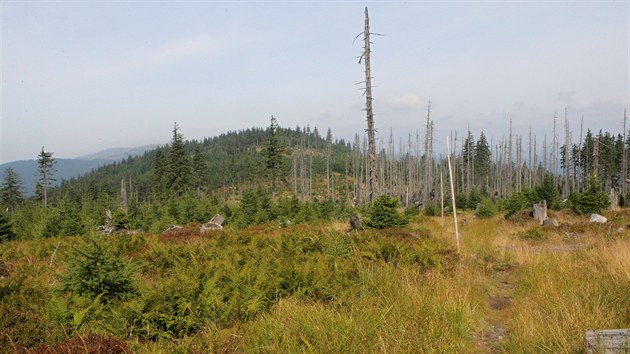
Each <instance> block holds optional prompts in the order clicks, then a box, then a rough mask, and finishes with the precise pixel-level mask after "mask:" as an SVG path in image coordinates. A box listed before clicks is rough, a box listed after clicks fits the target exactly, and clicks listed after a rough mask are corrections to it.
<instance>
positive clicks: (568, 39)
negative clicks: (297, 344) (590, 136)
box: [0, 0, 630, 163]
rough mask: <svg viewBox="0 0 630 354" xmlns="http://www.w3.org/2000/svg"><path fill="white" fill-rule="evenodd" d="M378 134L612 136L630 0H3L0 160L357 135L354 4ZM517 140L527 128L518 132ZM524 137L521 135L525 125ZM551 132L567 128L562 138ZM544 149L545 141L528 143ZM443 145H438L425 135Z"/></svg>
mask: <svg viewBox="0 0 630 354" xmlns="http://www.w3.org/2000/svg"><path fill="white" fill-rule="evenodd" d="M365 6H368V8H369V14H370V26H371V27H370V30H371V32H373V33H378V34H382V36H373V37H372V42H373V44H372V58H371V64H372V76H373V81H372V83H373V85H374V88H373V95H374V103H373V106H374V113H375V125H376V127H377V129H378V132H377V137H378V138H379V139H381V141H383V142H385V143H386V142H387V140H389V135H390V132H392V133H393V135H394V136H395V137H396V140H399V139H402V140H407V139H408V136H409V135H411V136H413V137H414V139H415V136H416V134H419V135H420V136H421V137H422V136H423V135H424V121H425V119H426V115H427V105H428V102H429V101H431V119H432V120H433V121H434V123H435V137H434V140H435V142H436V143H435V144H436V145H440V146H442V145H444V146H445V145H446V136H447V135H449V134H451V132H454V131H457V132H458V134H459V136H462V135H464V134H465V132H466V130H467V129H470V130H471V132H472V133H473V134H474V135H475V136H478V135H479V133H480V132H481V131H483V132H484V133H485V135H486V136H487V137H488V138H489V140H491V141H493V142H494V143H496V142H498V141H499V140H500V139H501V138H502V137H504V136H506V135H507V134H508V131H509V125H510V123H509V122H510V120H512V124H513V130H514V132H515V133H516V134H521V135H523V136H525V137H526V136H527V134H529V129H530V127H531V129H532V131H533V132H534V134H536V136H537V139H538V141H542V140H543V136H545V135H547V136H548V137H549V138H550V137H551V135H552V129H553V120H554V118H553V117H554V113H556V112H557V116H558V130H559V132H561V133H559V134H558V135H559V139H564V126H563V124H564V123H563V122H564V110H565V108H566V109H567V112H568V118H569V121H570V129H571V131H572V136H573V140H574V141H577V139H578V137H579V133H580V122H581V120H582V119H583V121H584V131H586V129H587V128H590V129H591V130H594V131H599V129H603V130H604V131H609V132H611V133H614V134H617V133H619V134H622V133H623V110H624V108H627V107H628V101H629V91H630V88H629V78H628V75H629V73H628V71H629V69H628V67H629V60H628V57H629V38H630V34H629V29H628V22H629V17H630V15H629V2H628V1H580V2H570V1H505V2H504V1H498V2H497V1H407V2H364V1H362V2H358V1H349V2H303V1H300V2H297V1H295V2H293V1H288V2H284V1H275V2H265V1H256V2H210V1H185V2H169V1H161V2H151V1H96V2H92V1H90V2H88V1H10V0H3V1H0V20H1V32H0V45H1V47H0V50H1V62H0V66H1V75H2V77H1V81H2V87H1V92H0V97H1V102H0V105H1V119H0V138H1V142H0V163H5V162H9V161H13V160H22V159H34V158H36V156H37V154H38V152H39V151H40V150H41V148H42V146H45V149H46V151H52V152H54V156H55V157H58V158H60V157H64V158H70V157H76V156H81V155H85V154H89V153H93V152H96V151H99V150H104V149H107V148H112V147H133V146H142V145H147V144H152V143H168V142H169V140H170V138H171V135H172V129H173V125H174V123H175V122H177V124H178V125H179V127H180V131H181V133H182V134H183V135H184V137H185V138H186V139H203V138H204V137H212V136H216V135H219V134H221V133H225V132H228V131H237V130H240V129H245V128H249V127H254V126H255V127H267V126H268V125H269V122H270V118H271V115H273V116H274V117H276V119H277V120H278V123H279V124H280V126H283V127H291V128H294V127H296V126H300V127H305V126H307V125H308V126H310V127H311V128H314V127H317V128H318V130H319V131H320V133H321V134H322V135H325V132H326V130H327V129H328V128H330V129H331V131H332V133H333V136H334V137H335V138H344V139H346V140H353V137H354V135H355V134H360V135H361V136H363V134H364V132H365V127H366V123H365V112H364V111H363V110H362V108H363V107H364V104H365V98H364V96H363V91H362V86H361V84H357V83H359V82H361V81H363V80H364V76H363V75H364V73H363V70H364V69H363V67H362V65H360V64H359V63H358V56H359V55H360V53H361V51H362V42H361V37H359V38H357V39H356V40H355V37H356V36H357V35H359V34H361V32H362V31H363V21H364V7H365ZM525 139H526V138H525ZM524 141H526V140H524ZM562 141H563V140H562ZM538 146H540V143H539V145H538ZM436 148H437V149H438V150H439V146H438V147H436Z"/></svg>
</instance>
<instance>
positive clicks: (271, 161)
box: [265, 116, 310, 197]
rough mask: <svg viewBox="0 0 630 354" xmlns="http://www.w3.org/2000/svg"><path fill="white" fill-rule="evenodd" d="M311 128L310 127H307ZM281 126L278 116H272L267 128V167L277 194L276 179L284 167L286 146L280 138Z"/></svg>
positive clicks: (274, 193) (273, 193)
mask: <svg viewBox="0 0 630 354" xmlns="http://www.w3.org/2000/svg"><path fill="white" fill-rule="evenodd" d="M307 129H310V128H307ZM278 135H279V126H278V122H277V121H276V118H274V116H271V124H270V125H269V128H267V146H266V150H265V152H266V154H267V169H268V170H269V172H270V173H271V194H272V195H273V196H274V197H275V195H276V179H277V177H278V174H279V172H280V170H281V169H282V165H283V160H284V153H285V148H284V145H283V144H282V142H281V141H280V138H279V136H278Z"/></svg>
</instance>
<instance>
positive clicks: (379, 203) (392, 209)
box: [365, 195, 409, 229]
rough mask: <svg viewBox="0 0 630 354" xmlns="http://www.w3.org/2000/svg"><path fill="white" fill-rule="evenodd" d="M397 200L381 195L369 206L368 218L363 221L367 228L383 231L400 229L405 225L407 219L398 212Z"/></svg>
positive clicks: (407, 221)
mask: <svg viewBox="0 0 630 354" xmlns="http://www.w3.org/2000/svg"><path fill="white" fill-rule="evenodd" d="M397 207H398V199H397V198H390V197H388V196H386V195H382V196H380V197H378V198H376V200H374V202H373V203H372V205H370V209H369V212H368V217H367V218H366V220H365V225H366V226H367V227H372V228H375V229H384V228H386V227H400V226H404V225H407V224H408V223H409V219H408V218H407V217H406V216H405V215H403V214H401V213H399V212H398V210H397Z"/></svg>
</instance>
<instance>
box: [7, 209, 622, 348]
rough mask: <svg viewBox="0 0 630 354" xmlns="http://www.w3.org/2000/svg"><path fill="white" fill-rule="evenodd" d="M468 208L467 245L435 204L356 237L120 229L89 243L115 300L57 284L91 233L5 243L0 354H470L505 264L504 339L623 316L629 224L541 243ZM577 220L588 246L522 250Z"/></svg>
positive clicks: (569, 343)
mask: <svg viewBox="0 0 630 354" xmlns="http://www.w3.org/2000/svg"><path fill="white" fill-rule="evenodd" d="M463 217H464V218H465V219H467V220H468V222H467V223H466V225H465V226H463V227H461V228H460V233H461V243H462V252H461V254H457V253H456V251H455V250H454V240H453V236H452V235H453V227H452V223H451V222H450V219H446V220H445V222H444V225H442V220H441V219H440V218H439V217H427V216H416V217H415V219H413V220H411V223H410V224H409V225H408V226H406V227H404V228H400V229H384V230H367V231H364V232H351V233H345V232H343V231H341V229H343V227H340V226H338V225H336V224H334V223H322V224H318V225H304V224H301V225H295V226H290V227H287V228H277V227H276V226H272V225H258V226H254V227H251V228H248V229H243V230H228V231H215V232H212V233H205V234H201V233H199V232H198V231H197V230H198V229H197V228H196V226H195V225H191V226H190V227H188V228H184V229H181V230H174V231H169V232H168V233H163V234H160V235H130V236H129V235H114V236H110V237H108V238H103V239H99V240H96V241H95V242H103V243H106V244H107V247H104V248H103V251H102V252H107V257H105V258H108V257H113V258H115V259H117V260H118V261H117V262H122V263H124V264H125V265H126V268H125V269H127V270H129V271H131V274H130V276H131V277H132V279H133V281H134V284H137V287H136V288H135V289H134V291H133V292H131V293H130V294H129V296H119V297H117V296H114V297H110V298H108V301H103V300H102V296H103V295H101V294H98V295H95V294H86V293H81V292H77V291H73V288H72V287H65V288H64V287H63V286H62V285H63V284H61V283H60V282H59V280H58V279H66V280H67V279H68V278H67V276H68V274H71V272H72V269H73V268H72V267H75V268H76V266H77V264H76V261H77V260H76V259H75V257H76V254H75V253H76V251H73V249H74V248H76V249H82V247H84V245H86V244H89V243H86V242H92V241H88V240H81V239H79V238H75V237H64V238H48V239H38V240H30V241H12V242H8V243H4V244H1V245H0V257H1V258H0V260H1V261H2V264H0V266H1V267H0V268H2V272H1V274H0V313H1V314H2V316H0V352H11V351H21V350H24V349H27V348H28V349H34V348H38V347H39V348H40V349H41V348H55V347H56V346H60V345H61V346H62V345H66V344H63V343H66V342H67V343H70V342H69V341H76V340H77V338H91V340H92V341H100V342H102V343H106V344H107V345H111V346H113V345H117V344H116V343H118V342H120V343H123V344H121V347H123V346H124V347H125V348H130V349H131V350H133V351H136V352H208V351H211V352H303V351H316V352H344V353H348V352H356V353H363V352H440V353H447V352H451V353H460V352H476V351H479V348H478V343H477V338H478V336H479V333H480V332H482V331H484V330H485V328H486V327H487V325H488V324H487V322H486V320H485V316H486V314H487V312H488V305H487V296H488V291H489V288H490V284H491V282H492V275H493V274H494V273H495V272H497V271H500V270H503V269H506V268H509V267H515V268H514V269H515V270H514V272H516V273H515V274H516V277H517V279H518V283H517V284H515V290H514V297H513V299H512V310H511V314H512V315H511V317H510V318H506V319H505V324H506V327H507V329H508V333H509V338H508V340H507V341H506V342H505V343H503V347H502V348H503V349H504V350H505V351H508V352H573V351H579V350H581V348H582V346H583V340H582V338H583V335H584V331H585V330H586V329H588V328H600V327H630V300H629V299H630V296H628V294H630V273H629V272H628V271H627V269H630V251H628V249H629V248H630V247H629V246H630V240H629V239H628V237H627V235H626V234H627V233H628V231H624V232H625V233H620V234H613V235H612V236H611V235H609V234H608V229H607V228H602V227H598V226H590V225H587V224H586V225H585V226H579V225H581V224H579V223H578V222H577V221H575V220H573V219H572V220H568V219H566V218H563V217H560V221H561V224H562V223H563V222H564V223H567V224H568V223H569V221H571V222H572V223H573V224H574V225H577V226H571V227H570V228H569V227H564V228H563V227H561V228H559V229H552V230H545V231H544V233H545V234H546V235H547V236H548V237H547V238H546V239H544V240H536V241H532V240H529V239H527V238H523V237H522V235H524V234H528V235H529V234H535V233H536V232H538V231H529V230H534V229H536V228H538V227H539V226H537V225H536V224H535V223H530V224H528V223H517V224H513V223H510V222H509V221H506V220H504V219H503V218H502V217H494V218H485V219H478V218H473V216H472V215H468V214H467V215H464V216H463ZM567 218H577V217H576V216H568V217H567ZM615 220H621V219H619V218H617V219H615ZM624 220H625V219H624ZM569 232H571V233H574V234H579V235H580V240H579V241H578V242H579V243H581V244H585V245H586V246H587V247H585V248H584V249H582V250H580V251H578V252H571V253H568V252H567V253H553V252H538V251H537V252H529V251H527V249H528V247H534V248H536V249H538V250H539V249H540V248H541V247H543V246H544V245H548V244H567V243H570V242H574V241H570V240H566V239H565V238H564V236H563V234H564V233H569ZM59 242H61V245H60V247H59V250H58V252H57V253H56V254H55V258H54V262H53V266H52V268H50V263H51V256H52V254H53V251H54V250H55V247H56V246H57V244H58V243H59ZM515 250H516V251H515ZM68 265H73V266H72V267H69V266H68ZM59 274H61V275H65V278H64V276H62V277H61V278H60V277H59V276H58V275H59ZM95 274H100V273H95ZM94 281H95V280H94ZM94 334H95V335H94ZM103 345H104V344H103ZM59 348H61V347H59Z"/></svg>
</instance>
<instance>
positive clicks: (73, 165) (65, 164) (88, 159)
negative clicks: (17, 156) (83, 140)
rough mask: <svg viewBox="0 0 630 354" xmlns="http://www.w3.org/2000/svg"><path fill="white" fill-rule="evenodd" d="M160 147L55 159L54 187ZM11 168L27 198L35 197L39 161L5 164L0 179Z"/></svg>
mask: <svg viewBox="0 0 630 354" xmlns="http://www.w3.org/2000/svg"><path fill="white" fill-rule="evenodd" d="M158 146H159V145H158V144H151V145H144V146H138V147H133V148H111V149H106V150H103V151H99V152H96V153H93V154H89V155H84V156H80V157H77V158H74V159H68V158H56V157H55V161H57V163H56V164H55V170H57V172H56V173H55V175H54V176H53V177H54V178H55V179H56V180H57V181H55V182H54V183H53V185H55V186H58V185H59V184H60V183H61V181H62V180H69V179H71V178H77V177H80V176H82V175H84V174H86V173H88V172H90V171H91V170H93V169H95V168H98V167H102V166H105V165H109V164H112V163H114V162H118V161H121V160H122V159H125V158H127V157H129V156H139V155H142V154H144V153H145V152H146V151H150V150H153V149H155V148H156V147H158ZM53 157H54V156H53ZM9 167H11V168H13V170H15V172H16V173H17V174H18V175H19V176H20V179H21V180H22V187H23V192H24V193H25V194H26V195H27V196H31V195H33V192H34V191H35V184H36V183H37V180H38V178H39V177H38V175H37V161H36V160H18V161H11V162H7V163H4V164H2V165H0V178H3V177H4V171H5V170H6V169H7V168H9Z"/></svg>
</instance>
